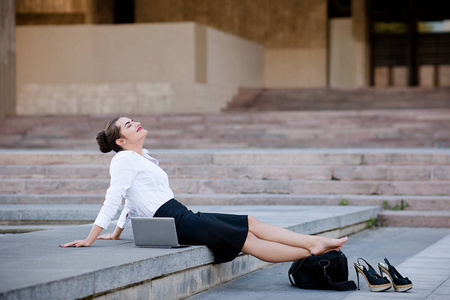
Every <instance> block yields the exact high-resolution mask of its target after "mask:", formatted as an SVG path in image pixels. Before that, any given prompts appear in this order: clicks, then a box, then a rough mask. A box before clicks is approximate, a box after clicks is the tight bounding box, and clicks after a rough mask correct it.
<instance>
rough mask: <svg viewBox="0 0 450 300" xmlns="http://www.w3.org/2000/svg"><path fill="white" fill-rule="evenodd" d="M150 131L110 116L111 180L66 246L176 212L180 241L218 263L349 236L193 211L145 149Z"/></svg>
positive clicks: (314, 248)
mask: <svg viewBox="0 0 450 300" xmlns="http://www.w3.org/2000/svg"><path fill="white" fill-rule="evenodd" d="M146 136H147V130H145V129H143V128H142V127H141V124H140V123H139V122H135V121H133V120H131V119H129V118H125V117H119V118H115V119H113V120H111V121H110V122H109V123H108V125H107V127H106V129H105V130H103V131H101V132H99V133H98V135H97V142H98V145H99V148H100V151H101V152H103V153H107V152H110V151H111V150H114V151H115V152H117V154H116V155H115V156H114V158H113V159H112V160H111V165H110V175H111V184H110V187H109V188H108V190H107V192H106V197H105V201H104V204H103V207H102V208H101V210H100V212H99V214H98V216H97V218H96V220H95V222H94V225H93V227H92V230H91V232H90V233H89V235H88V237H87V238H86V239H84V240H76V241H73V242H70V243H67V244H64V245H62V247H73V246H75V247H89V246H91V245H92V243H94V241H95V240H96V239H111V240H115V239H119V238H120V234H121V233H122V231H123V228H124V227H125V225H126V223H127V222H128V221H129V219H130V218H131V217H135V216H136V217H137V216H140V217H173V218H174V219H175V223H176V227H177V235H178V241H179V242H180V243H181V244H186V245H206V246H207V247H208V248H210V249H211V250H212V251H213V253H214V263H216V264H217V263H223V262H228V261H231V260H233V259H234V258H236V257H237V256H238V255H239V253H240V252H241V251H242V252H244V253H248V254H251V255H253V256H255V257H257V258H259V259H261V260H264V261H268V262H285V261H293V260H297V259H300V258H303V257H306V256H310V255H311V254H322V253H325V252H328V251H331V250H339V249H340V248H341V247H342V246H343V244H344V243H345V242H346V241H347V239H348V238H347V237H344V238H341V239H334V238H328V237H319V236H311V235H302V234H298V233H295V232H293V231H290V230H287V229H284V228H281V227H278V226H274V225H270V224H266V223H263V222H260V221H258V220H257V219H256V218H254V217H251V216H246V215H231V214H216V213H193V212H192V211H190V210H188V209H187V208H186V207H185V206H184V205H182V204H181V203H180V202H178V201H177V200H175V199H173V198H174V195H173V192H172V190H171V189H170V187H169V180H168V177H167V174H166V173H165V172H164V171H163V170H162V169H161V168H160V167H159V166H158V161H157V160H156V159H154V158H153V157H151V156H150V155H149V153H148V151H147V150H146V149H143V145H144V140H145V138H146ZM123 198H125V199H126V200H125V207H124V209H123V211H122V213H121V215H120V217H119V220H118V222H117V227H116V228H115V230H114V232H113V233H111V234H104V235H101V236H99V235H100V233H101V231H102V230H103V229H104V228H107V227H108V225H109V223H110V222H111V219H112V218H113V217H114V216H115V215H116V213H117V211H118V209H119V207H120V206H121V204H122V199H123Z"/></svg>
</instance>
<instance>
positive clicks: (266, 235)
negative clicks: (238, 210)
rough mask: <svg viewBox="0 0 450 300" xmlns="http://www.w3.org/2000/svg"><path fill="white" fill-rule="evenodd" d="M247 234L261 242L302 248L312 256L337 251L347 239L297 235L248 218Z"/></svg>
mask: <svg viewBox="0 0 450 300" xmlns="http://www.w3.org/2000/svg"><path fill="white" fill-rule="evenodd" d="M248 228H249V232H251V233H253V234H254V235H255V236H256V237H258V238H259V239H261V240H266V241H271V242H276V243H279V244H284V245H288V246H292V247H298V248H303V249H306V250H308V251H309V253H310V254H311V253H313V254H322V253H325V252H328V251H331V250H339V249H340V248H341V247H342V245H343V244H344V243H345V242H346V241H347V239H348V238H347V237H345V238H341V239H334V238H328V237H319V236H312V235H304V234H299V233H296V232H293V231H290V230H287V229H284V228H281V227H278V226H275V225H271V224H267V223H263V222H261V221H259V220H257V219H256V218H254V217H252V216H249V217H248Z"/></svg>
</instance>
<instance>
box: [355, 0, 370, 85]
mask: <svg viewBox="0 0 450 300" xmlns="http://www.w3.org/2000/svg"><path fill="white" fill-rule="evenodd" d="M366 2H367V0H353V1H352V21H353V37H354V40H355V57H354V60H355V66H356V69H355V75H356V76H355V79H356V82H355V87H358V88H359V87H365V86H369V78H370V67H369V43H368V28H367V25H368V24H367V13H366V5H367V3H366Z"/></svg>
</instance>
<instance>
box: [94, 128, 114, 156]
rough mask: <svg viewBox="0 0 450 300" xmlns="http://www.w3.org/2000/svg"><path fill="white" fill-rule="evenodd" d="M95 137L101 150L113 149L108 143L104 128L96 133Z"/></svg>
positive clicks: (105, 151)
mask: <svg viewBox="0 0 450 300" xmlns="http://www.w3.org/2000/svg"><path fill="white" fill-rule="evenodd" d="M95 139H96V140H97V144H98V147H99V149H100V151H101V152H103V153H108V152H111V151H112V150H113V149H112V148H111V146H110V145H109V143H108V139H107V137H106V132H105V131H104V130H102V131H100V132H99V133H97V137H96V138H95Z"/></svg>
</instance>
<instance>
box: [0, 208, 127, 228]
mask: <svg viewBox="0 0 450 300" xmlns="http://www.w3.org/2000/svg"><path fill="white" fill-rule="evenodd" d="M100 208H101V204H91V205H89V204H78V205H70V204H65V205H64V204H62V205H61V204H59V205H48V204H47V205H45V204H44V205H42V204H40V205H0V224H7V225H14V224H33V225H42V224H55V223H56V224H64V223H66V224H80V223H91V222H93V221H94V220H95V218H96V217H97V215H98V212H99V211H100ZM121 210H122V209H120V211H121ZM119 215H120V214H117V215H116V217H115V218H118V217H119Z"/></svg>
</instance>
